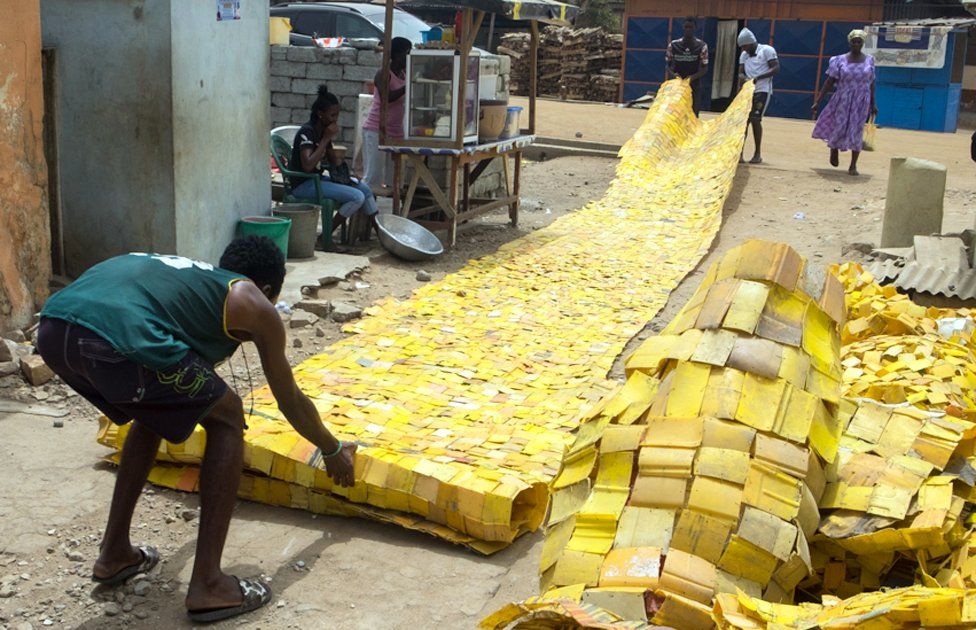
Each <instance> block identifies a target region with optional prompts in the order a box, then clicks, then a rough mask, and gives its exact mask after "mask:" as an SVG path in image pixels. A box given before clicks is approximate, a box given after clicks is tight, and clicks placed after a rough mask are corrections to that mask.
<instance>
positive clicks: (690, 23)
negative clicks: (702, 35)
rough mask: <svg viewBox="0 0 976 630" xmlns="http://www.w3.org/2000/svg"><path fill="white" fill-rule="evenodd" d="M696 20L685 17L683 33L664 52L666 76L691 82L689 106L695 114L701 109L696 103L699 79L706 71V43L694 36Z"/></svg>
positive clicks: (696, 25)
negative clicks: (666, 66)
mask: <svg viewBox="0 0 976 630" xmlns="http://www.w3.org/2000/svg"><path fill="white" fill-rule="evenodd" d="M697 27H698V22H697V20H695V18H693V17H687V18H685V22H684V30H685V35H684V37H682V38H681V39H676V40H674V41H673V42H671V45H670V46H668V50H667V52H666V53H665V55H666V57H667V62H668V69H667V76H666V77H665V78H667V79H670V78H671V77H672V76H676V77H679V78H682V79H688V81H689V82H690V83H691V106H692V109H694V111H695V116H697V115H698V112H699V111H700V110H701V106H700V105H699V104H698V98H699V96H698V93H699V89H698V88H699V79H701V78H702V77H703V76H705V73H706V72H708V44H706V43H705V42H703V41H702V40H700V39H698V38H697V37H695V29H696V28H697Z"/></svg>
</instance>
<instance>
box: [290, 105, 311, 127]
mask: <svg viewBox="0 0 976 630" xmlns="http://www.w3.org/2000/svg"><path fill="white" fill-rule="evenodd" d="M308 117H309V112H308V109H307V108H305V107H302V108H299V109H293V110H291V123H292V124H293V125H304V124H305V123H307V122H308Z"/></svg>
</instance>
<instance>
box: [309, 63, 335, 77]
mask: <svg viewBox="0 0 976 630" xmlns="http://www.w3.org/2000/svg"><path fill="white" fill-rule="evenodd" d="M305 76H306V77H308V78H309V79H319V80H323V81H325V80H328V81H338V80H339V79H341V78H342V66H340V65H338V64H336V63H331V62H328V63H326V62H316V63H310V64H308V68H306V75H305Z"/></svg>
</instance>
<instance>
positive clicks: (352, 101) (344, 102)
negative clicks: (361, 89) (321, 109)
mask: <svg viewBox="0 0 976 630" xmlns="http://www.w3.org/2000/svg"><path fill="white" fill-rule="evenodd" d="M339 104H340V105H341V106H342V111H344V112H355V111H356V108H357V107H359V97H358V96H343V97H342V98H341V99H339Z"/></svg>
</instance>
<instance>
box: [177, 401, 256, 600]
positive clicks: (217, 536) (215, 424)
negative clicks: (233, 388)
mask: <svg viewBox="0 0 976 630" xmlns="http://www.w3.org/2000/svg"><path fill="white" fill-rule="evenodd" d="M200 424H201V426H202V427H203V428H204V430H206V432H207V447H206V450H205V451H204V454H203V465H202V466H201V467H200V529H199V531H198V532H197V553H196V559H195V560H194V562H193V574H192V576H191V577H190V586H189V589H188V591H187V595H186V607H187V609H189V610H206V609H211V608H228V607H231V606H237V605H239V604H240V603H241V601H242V600H243V595H242V594H241V589H240V586H239V585H238V583H237V580H235V579H234V578H233V577H231V576H229V575H227V574H225V573H224V572H223V571H221V568H220V558H221V556H222V555H223V552H224V542H225V541H226V539H227V530H228V528H229V527H230V518H231V514H232V513H233V511H234V505H235V504H236V503H237V487H238V485H239V483H240V480H241V468H242V466H243V457H244V407H243V405H242V404H241V399H240V398H238V397H237V395H236V394H234V393H233V392H227V394H225V395H224V397H223V398H221V399H220V402H218V403H217V405H216V406H215V407H214V409H213V411H212V412H211V413H210V415H209V416H207V417H206V418H205V419H204V420H203V422H201V423H200Z"/></svg>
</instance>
